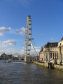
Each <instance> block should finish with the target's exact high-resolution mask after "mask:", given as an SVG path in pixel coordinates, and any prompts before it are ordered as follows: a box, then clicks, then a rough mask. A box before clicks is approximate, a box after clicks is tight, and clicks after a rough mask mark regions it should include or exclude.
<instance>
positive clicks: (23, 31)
mask: <svg viewBox="0 0 63 84" xmlns="http://www.w3.org/2000/svg"><path fill="white" fill-rule="evenodd" d="M16 32H17V33H18V34H20V35H24V34H25V28H24V27H22V28H20V29H16Z"/></svg>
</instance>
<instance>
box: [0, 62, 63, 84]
mask: <svg viewBox="0 0 63 84" xmlns="http://www.w3.org/2000/svg"><path fill="white" fill-rule="evenodd" d="M0 84H63V72H59V71H56V70H48V69H45V68H42V67H38V66H37V65H35V64H25V63H23V62H22V63H12V62H11V63H4V62H3V61H0Z"/></svg>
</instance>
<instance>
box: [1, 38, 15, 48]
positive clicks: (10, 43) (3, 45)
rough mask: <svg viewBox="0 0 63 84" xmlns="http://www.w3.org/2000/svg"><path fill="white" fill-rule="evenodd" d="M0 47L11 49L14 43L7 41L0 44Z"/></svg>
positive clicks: (13, 41)
mask: <svg viewBox="0 0 63 84" xmlns="http://www.w3.org/2000/svg"><path fill="white" fill-rule="evenodd" d="M1 43H2V44H1V46H2V47H12V46H15V45H16V41H15V40H7V41H2V42H1Z"/></svg>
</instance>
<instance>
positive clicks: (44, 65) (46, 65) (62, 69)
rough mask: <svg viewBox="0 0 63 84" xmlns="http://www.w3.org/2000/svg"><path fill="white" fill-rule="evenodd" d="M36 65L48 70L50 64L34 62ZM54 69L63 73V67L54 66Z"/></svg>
mask: <svg viewBox="0 0 63 84" xmlns="http://www.w3.org/2000/svg"><path fill="white" fill-rule="evenodd" d="M33 63H34V64H36V65H39V66H42V67H45V68H48V67H49V66H48V63H40V62H33ZM54 69H56V70H59V71H63V65H56V64H54Z"/></svg>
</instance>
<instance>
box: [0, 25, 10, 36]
mask: <svg viewBox="0 0 63 84" xmlns="http://www.w3.org/2000/svg"><path fill="white" fill-rule="evenodd" d="M9 31H11V28H10V27H8V28H6V27H4V26H3V27H0V36H4V33H5V32H9Z"/></svg>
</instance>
